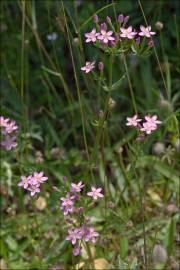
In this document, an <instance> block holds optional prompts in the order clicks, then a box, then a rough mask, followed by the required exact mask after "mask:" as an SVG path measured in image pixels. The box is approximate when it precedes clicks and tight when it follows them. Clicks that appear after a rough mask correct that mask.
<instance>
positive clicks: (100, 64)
mask: <svg viewBox="0 0 180 270" xmlns="http://www.w3.org/2000/svg"><path fill="white" fill-rule="evenodd" d="M98 68H99V70H100V71H103V69H104V64H103V62H99V63H98Z"/></svg>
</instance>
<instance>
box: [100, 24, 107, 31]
mask: <svg viewBox="0 0 180 270" xmlns="http://www.w3.org/2000/svg"><path fill="white" fill-rule="evenodd" d="M101 30H104V31H106V30H107V24H106V23H101Z"/></svg>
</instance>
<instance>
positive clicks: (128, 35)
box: [120, 26, 137, 39]
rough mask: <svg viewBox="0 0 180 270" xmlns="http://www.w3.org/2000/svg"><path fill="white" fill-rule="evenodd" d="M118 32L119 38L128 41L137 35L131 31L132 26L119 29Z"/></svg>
mask: <svg viewBox="0 0 180 270" xmlns="http://www.w3.org/2000/svg"><path fill="white" fill-rule="evenodd" d="M120 31H121V33H120V36H121V37H123V38H128V39H133V38H134V37H135V35H136V34H137V32H134V31H133V29H132V26H129V27H128V28H123V27H121V28H120Z"/></svg>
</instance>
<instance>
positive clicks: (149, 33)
mask: <svg viewBox="0 0 180 270" xmlns="http://www.w3.org/2000/svg"><path fill="white" fill-rule="evenodd" d="M140 29H141V32H139V36H144V37H148V38H149V37H151V36H153V35H155V34H156V32H152V31H151V26H148V27H144V26H143V25H141V26H140Z"/></svg>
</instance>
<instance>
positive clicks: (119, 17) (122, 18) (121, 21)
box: [118, 14, 124, 23]
mask: <svg viewBox="0 0 180 270" xmlns="http://www.w3.org/2000/svg"><path fill="white" fill-rule="evenodd" d="M123 21H124V16H123V14H120V15H119V16H118V22H119V23H123Z"/></svg>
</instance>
